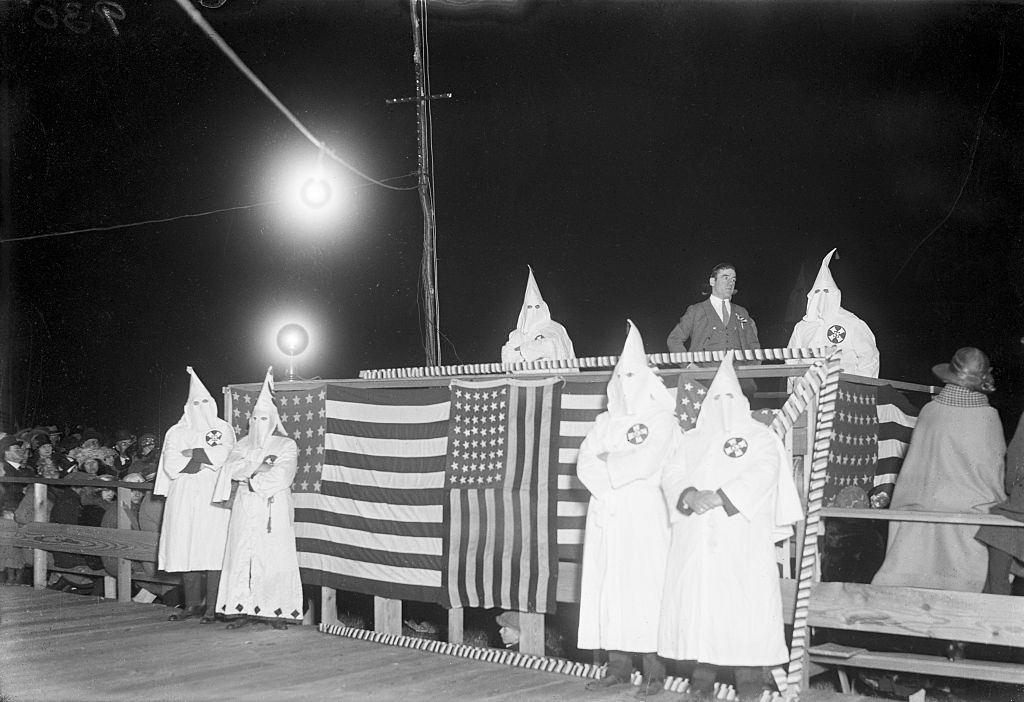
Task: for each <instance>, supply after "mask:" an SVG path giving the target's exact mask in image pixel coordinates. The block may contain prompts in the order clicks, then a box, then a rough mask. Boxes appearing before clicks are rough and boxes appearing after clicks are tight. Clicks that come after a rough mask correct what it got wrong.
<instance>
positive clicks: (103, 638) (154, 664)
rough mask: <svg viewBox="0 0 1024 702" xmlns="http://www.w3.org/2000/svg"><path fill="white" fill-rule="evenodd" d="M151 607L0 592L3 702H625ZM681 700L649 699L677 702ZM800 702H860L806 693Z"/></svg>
mask: <svg viewBox="0 0 1024 702" xmlns="http://www.w3.org/2000/svg"><path fill="white" fill-rule="evenodd" d="M167 615H168V609H167V608H166V607H163V606H160V605H142V604H135V603H126V604H120V603H118V602H114V601H111V600H104V599H102V598H97V597H86V596H82V595H69V594H65V593H59V592H53V591H50V590H33V589H32V588H30V587H0V698H2V700H3V701H4V702H36V701H38V702H44V701H45V702H63V701H65V700H67V701H69V702H88V701H91V700H96V701H97V702H99V701H103V702H115V701H117V700H126V701H127V700H131V702H140V701H142V702H151V701H152V702H156V701H164V700H166V701H168V702H170V701H177V700H182V701H184V700H189V701H191V700H197V701H198V700H240V699H246V698H249V699H259V700H262V701H267V702H274V701H276V700H422V699H428V700H429V699H436V700H453V701H458V700H467V701H469V700H489V701H494V702H499V701H502V700H505V701H507V702H523V701H526V700H549V701H552V702H553V701H557V700H566V701H568V700H588V701H593V702H604V701H606V700H631V699H633V697H632V693H633V691H632V690H629V691H618V690H617V691H613V692H606V693H591V692H587V691H586V690H584V687H583V685H584V681H583V680H581V679H579V678H575V677H571V676H566V675H561V674H558V673H542V672H537V671H531V670H524V669H522V668H516V667H512V666H506V665H500V664H494V663H485V662H479V661H471V660H467V659H463V658H456V657H452V656H445V655H439V654H433V653H429V652H422V651H414V650H410V649H405V648H397V647H393V646H384V645H380V644H375V643H370V642H365V641H357V640H354V639H349V638H345V637H341V636H330V635H326V634H321V633H319V632H318V631H317V630H316V628H315V627H309V626H307V627H299V626H295V627H290V628H289V629H288V630H287V631H274V630H272V629H270V628H269V627H258V628H246V629H241V630H236V631H229V630H227V629H225V628H224V624H222V623H219V624H209V625H202V624H199V622H198V621H196V620H189V621H186V622H168V621H167ZM679 698H680V696H679V695H676V694H672V693H665V694H662V695H659V696H658V697H657V699H658V700H664V701H665V702H677V701H678V700H679ZM801 699H802V700H805V702H819V701H822V702H823V701H825V700H832V701H838V700H843V701H844V702H858V700H867V698H862V697H858V696H840V695H838V694H834V693H831V692H827V691H822V690H810V691H808V692H807V693H805V694H804V695H802V696H801Z"/></svg>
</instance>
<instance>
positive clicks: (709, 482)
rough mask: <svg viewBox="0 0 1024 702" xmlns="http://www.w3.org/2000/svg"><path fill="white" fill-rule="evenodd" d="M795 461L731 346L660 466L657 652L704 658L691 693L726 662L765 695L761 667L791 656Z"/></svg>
mask: <svg viewBox="0 0 1024 702" xmlns="http://www.w3.org/2000/svg"><path fill="white" fill-rule="evenodd" d="M790 471H791V468H790V466H789V462H788V461H787V460H786V452H785V450H784V448H783V446H782V442H781V441H779V438H778V437H777V436H776V435H775V433H774V432H772V431H771V430H770V429H769V428H768V427H766V426H765V425H764V424H762V423H761V422H758V421H757V420H755V419H753V418H752V417H751V416H750V404H749V402H748V401H747V398H746V397H745V396H744V394H743V391H742V390H741V389H740V384H739V380H738V379H737V377H736V371H735V370H734V369H733V365H732V352H729V353H728V354H727V355H726V357H725V358H724V359H723V360H722V364H721V366H720V367H719V370H718V373H717V375H716V376H715V379H714V381H712V383H711V387H710V388H708V392H707V396H706V397H705V398H704V402H703V404H702V406H701V409H700V414H699V415H698V417H697V424H696V426H695V427H694V428H693V429H692V430H690V431H688V432H686V433H685V434H684V435H683V437H682V440H681V442H680V445H679V447H678V448H677V450H676V452H675V453H674V454H673V456H672V457H671V459H670V460H669V462H668V464H667V465H666V466H665V469H664V474H663V476H662V489H663V491H664V499H665V502H666V504H667V506H668V509H669V511H670V515H671V516H670V519H671V522H672V537H671V546H670V549H669V556H668V566H667V572H666V574H665V596H664V598H663V600H662V609H661V629H660V633H659V636H658V653H659V654H661V655H662V656H665V657H666V658H674V659H677V660H695V661H697V666H696V667H695V669H694V671H693V675H692V678H691V687H690V690H689V691H688V692H687V694H686V696H685V697H684V699H687V700H711V699H713V697H714V695H713V689H714V683H715V678H716V677H717V672H718V671H717V668H718V666H728V667H732V668H734V669H735V677H736V688H737V693H738V695H739V697H738V699H739V700H742V701H743V702H747V701H748V700H760V699H761V695H762V692H763V689H762V680H763V674H764V671H763V668H764V667H765V666H775V665H779V664H782V663H785V662H787V661H788V660H789V651H788V650H787V649H786V641H785V637H784V634H783V629H782V601H781V596H780V592H779V571H778V567H777V564H776V555H775V542H776V541H778V540H781V539H783V538H786V537H788V536H789V535H790V534H792V527H791V525H792V524H793V523H794V522H796V521H797V520H799V519H800V517H801V516H802V510H801V507H800V498H799V495H798V494H797V491H796V486H795V485H794V484H793V477H792V475H791V473H790Z"/></svg>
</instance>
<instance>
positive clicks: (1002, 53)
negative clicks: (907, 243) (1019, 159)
mask: <svg viewBox="0 0 1024 702" xmlns="http://www.w3.org/2000/svg"><path fill="white" fill-rule="evenodd" d="M1005 63H1006V32H1005V30H1003V31H1001V32H1000V33H999V70H998V72H997V73H996V80H995V83H994V84H993V85H992V90H991V91H989V94H988V99H987V100H985V104H984V106H983V107H982V109H981V115H980V116H979V117H978V126H977V128H976V129H975V133H974V143H973V144H971V153H970V157H969V158H968V160H967V172H966V173H964V178H963V181H962V182H961V183H960V188H959V190H958V191H957V193H956V197H955V198H953V203H952V204H951V205H950V206H949V210H948V211H947V212H946V214H945V216H944V217H943V218H942V219H940V220H939V223H938V224H936V225H935V226H934V227H932V228H931V231H929V232H928V233H927V234H925V235H924V237H923V238H922V239H921V241H919V242H917V245H916V246H914V248H913V249H912V250H911V252H910V255H909V256H907V258H906V260H905V261H903V265H901V266H900V268H899V270H898V271H896V275H894V276H893V277H892V279H893V281H894V282H895V280H896V279H897V278H899V277H900V274H902V273H903V271H904V269H905V268H906V267H907V265H909V263H910V261H911V259H913V258H914V256H915V255H917V252H918V250H919V249H920V248H921V247H922V246H924V244H925V242H926V241H928V240H929V239H931V238H932V236H933V235H934V234H935V232H937V231H939V229H941V228H942V226H943V225H944V224H945V223H946V222H947V221H949V218H950V217H952V216H953V212H955V211H956V206H957V205H958V204H959V203H960V198H961V197H963V194H964V190H966V189H967V183H969V182H970V180H971V173H973V172H974V161H975V159H976V158H977V156H978V146H979V145H980V144H981V132H982V129H983V128H984V126H985V117H986V115H988V110H989V107H990V106H991V105H992V99H993V98H994V97H995V95H996V91H997V90H998V89H999V84H1000V83H1001V82H1002V80H1003V70H1004V67H1005Z"/></svg>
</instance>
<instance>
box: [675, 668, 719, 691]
mask: <svg viewBox="0 0 1024 702" xmlns="http://www.w3.org/2000/svg"><path fill="white" fill-rule="evenodd" d="M717 677H718V668H717V667H716V666H713V665H711V664H709V663H698V664H697V665H696V666H695V667H694V669H693V674H692V675H690V689H689V690H687V692H686V694H684V695H683V699H684V700H711V699H713V698H714V696H715V678H717Z"/></svg>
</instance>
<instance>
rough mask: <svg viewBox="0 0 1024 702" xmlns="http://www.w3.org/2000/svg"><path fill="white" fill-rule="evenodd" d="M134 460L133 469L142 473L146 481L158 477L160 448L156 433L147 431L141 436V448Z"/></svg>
mask: <svg viewBox="0 0 1024 702" xmlns="http://www.w3.org/2000/svg"><path fill="white" fill-rule="evenodd" d="M132 460H133V463H132V471H133V472H135V473H139V474H140V475H142V477H143V478H145V479H146V482H149V481H151V480H154V479H155V478H156V471H157V468H158V467H159V466H160V449H159V447H158V446H157V443H156V434H153V433H152V432H146V433H144V434H142V435H140V436H139V450H138V452H137V453H136V454H135V457H134V458H133V459H132Z"/></svg>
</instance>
